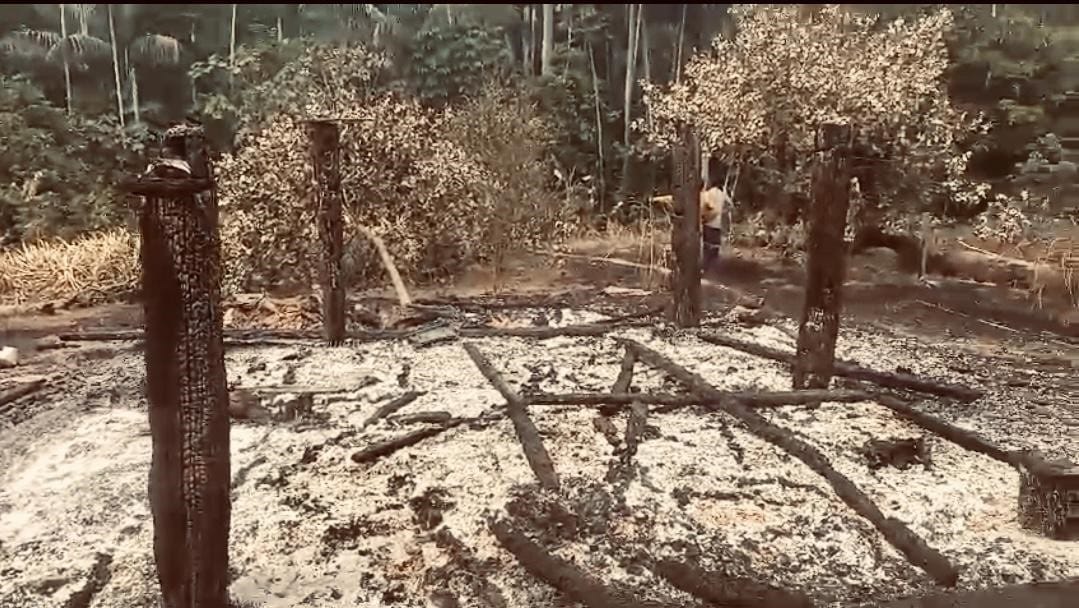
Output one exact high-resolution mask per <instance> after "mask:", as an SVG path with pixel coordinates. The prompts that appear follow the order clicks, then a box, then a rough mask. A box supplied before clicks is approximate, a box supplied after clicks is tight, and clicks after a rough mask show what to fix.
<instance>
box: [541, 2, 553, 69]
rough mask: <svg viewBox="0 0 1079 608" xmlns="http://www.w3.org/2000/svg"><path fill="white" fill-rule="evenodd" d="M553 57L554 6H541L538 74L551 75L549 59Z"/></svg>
mask: <svg viewBox="0 0 1079 608" xmlns="http://www.w3.org/2000/svg"><path fill="white" fill-rule="evenodd" d="M553 55H554V5H553V4H544V5H543V46H542V47H541V49H540V74H542V75H543V76H549V75H550V74H551V59H552V56H553Z"/></svg>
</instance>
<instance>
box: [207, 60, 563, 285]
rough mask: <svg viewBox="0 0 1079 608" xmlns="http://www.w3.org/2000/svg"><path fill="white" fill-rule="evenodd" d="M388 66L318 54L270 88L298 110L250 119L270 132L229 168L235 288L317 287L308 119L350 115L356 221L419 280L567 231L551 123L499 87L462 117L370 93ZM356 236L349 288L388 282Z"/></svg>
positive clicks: (225, 196)
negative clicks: (550, 158)
mask: <svg viewBox="0 0 1079 608" xmlns="http://www.w3.org/2000/svg"><path fill="white" fill-rule="evenodd" d="M378 65H379V59H378V58H377V56H374V55H372V54H370V53H369V52H367V51H366V50H364V49H362V48H356V47H353V48H349V49H344V50H340V49H334V50H331V51H327V50H325V49H320V48H315V49H312V50H311V51H309V52H308V53H306V54H305V55H304V57H301V58H300V59H299V60H298V62H297V65H290V66H287V67H286V68H285V69H284V70H282V73H281V74H279V75H278V77H276V78H275V79H274V80H273V81H272V82H271V83H268V86H269V85H270V84H272V86H273V87H279V88H281V89H288V90H290V91H293V93H294V94H293V97H291V98H290V99H292V100H293V102H292V103H279V104H278V109H279V111H278V112H277V114H276V115H273V116H270V117H267V118H265V119H263V118H261V117H252V120H251V121H250V124H252V125H256V124H257V125H261V128H258V129H257V130H254V131H253V132H251V133H250V134H248V135H247V136H245V137H244V138H243V139H242V140H241V145H240V148H239V150H238V151H237V152H236V153H235V154H234V155H227V156H225V157H224V158H223V160H222V161H221V163H220V164H219V167H218V184H219V190H220V198H221V209H222V238H223V247H224V251H225V257H226V285H225V288H226V290H240V289H245V290H246V289H261V288H266V287H272V286H276V285H287V284H298V285H308V284H310V281H311V279H312V277H313V273H312V270H313V268H314V263H315V261H316V260H317V258H316V257H315V255H314V251H315V249H314V248H313V245H314V244H315V241H316V239H317V235H316V229H315V222H314V205H313V192H312V183H311V167H310V158H309V152H308V142H307V138H306V134H305V132H304V128H303V124H302V120H303V119H304V118H306V117H309V116H327V115H328V116H333V117H336V118H342V119H346V120H345V122H344V123H343V125H344V126H343V127H342V132H341V141H342V155H341V173H342V190H343V194H344V204H345V206H346V209H347V212H348V219H349V221H350V222H360V223H362V224H363V225H365V226H366V227H368V228H370V229H371V230H372V231H373V232H374V233H375V234H377V235H378V236H380V237H381V238H382V239H383V240H384V241H385V243H386V245H387V247H388V249H389V250H390V253H391V255H392V256H393V257H394V260H395V262H396V264H397V266H398V269H399V270H400V271H401V273H402V274H403V275H405V276H406V277H408V278H410V279H412V280H414V281H416V280H420V281H422V280H430V279H434V278H440V277H445V276H448V275H450V274H452V273H454V272H456V271H458V270H460V269H461V268H462V267H463V266H464V265H465V264H467V263H469V262H471V261H474V260H483V259H494V258H496V257H497V252H500V251H503V250H504V249H505V248H506V244H507V243H514V244H527V243H530V242H535V241H536V240H538V239H541V238H544V237H546V236H549V235H551V234H555V233H557V232H558V231H559V230H561V229H562V227H563V224H562V223H561V220H560V216H559V214H558V208H559V205H560V202H559V200H558V198H557V197H555V196H552V195H551V194H550V191H551V188H550V187H549V186H547V183H546V181H547V180H548V178H545V172H546V171H547V169H548V168H549V167H548V166H547V164H546V163H545V160H544V159H545V158H546V141H545V139H544V138H542V137H541V136H542V135H543V133H544V132H545V127H544V126H543V124H542V123H541V122H539V120H538V119H537V118H536V117H535V114H534V111H533V109H532V106H531V105H529V104H527V103H525V102H523V101H519V100H516V98H514V97H513V96H511V95H509V94H508V93H505V92H495V90H493V89H492V90H491V91H489V92H488V93H485V94H484V95H481V96H479V97H477V98H476V99H474V100H472V101H471V102H469V103H468V104H466V105H465V106H464V107H463V108H461V109H460V110H446V111H443V112H439V111H434V110H429V109H425V108H423V107H422V106H421V105H420V104H419V102H417V101H415V100H411V99H404V98H401V97H399V96H397V95H395V94H392V93H385V92H379V91H378V90H377V89H376V88H375V87H374V86H372V82H373V81H374V80H375V79H376V78H377V77H378V75H379V73H378V70H377V69H376V68H377V66H378ZM373 66H374V67H373ZM297 91H300V92H302V94H299V93H296V92H297ZM548 175H549V174H548ZM348 238H349V239H350V243H351V244H350V246H349V247H348V248H347V251H346V254H347V258H346V263H347V264H348V267H347V268H346V270H347V271H348V276H346V279H348V280H350V281H352V282H353V283H359V284H371V283H381V282H382V280H383V279H381V278H380V277H381V273H382V270H381V263H380V262H379V261H378V258H377V256H376V255H375V253H374V250H373V249H372V248H371V246H370V245H369V244H368V243H366V242H365V241H364V240H363V238H362V237H357V236H355V235H354V234H352V231H350V234H349V236H348Z"/></svg>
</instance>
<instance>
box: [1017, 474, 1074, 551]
mask: <svg viewBox="0 0 1079 608" xmlns="http://www.w3.org/2000/svg"><path fill="white" fill-rule="evenodd" d="M1026 460H1027V461H1028V462H1026V463H1024V465H1025V466H1021V467H1019V525H1021V526H1022V527H1024V528H1026V529H1028V530H1033V531H1035V532H1038V533H1039V534H1043V535H1044V536H1046V537H1048V538H1052V539H1055V540H1076V539H1079V466H1075V465H1073V464H1072V463H1070V462H1060V463H1046V462H1041V460H1040V459H1037V458H1028V459H1026Z"/></svg>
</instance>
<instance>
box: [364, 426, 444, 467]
mask: <svg viewBox="0 0 1079 608" xmlns="http://www.w3.org/2000/svg"><path fill="white" fill-rule="evenodd" d="M462 422H463V420H455V421H452V422H448V423H445V424H442V425H439V426H433V427H428V428H425V429H418V430H415V431H410V432H408V433H405V434H404V435H401V436H400V437H394V438H393V439H387V440H385V441H380V442H378V443H375V444H372V445H369V446H367V447H366V448H363V449H362V450H359V451H357V452H354V453H353V454H352V462H355V463H356V464H365V463H369V462H374V461H376V460H378V459H379V458H382V457H383V456H388V455H390V454H392V453H394V452H396V451H397V450H400V449H401V448H407V447H409V446H412V445H416V444H417V443H419V442H421V441H423V440H424V439H428V438H431V437H434V436H435V435H440V434H442V433H444V432H446V431H448V430H450V429H451V428H454V427H456V426H459V425H460V424H462Z"/></svg>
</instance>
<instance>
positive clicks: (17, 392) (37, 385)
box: [0, 378, 45, 409]
mask: <svg viewBox="0 0 1079 608" xmlns="http://www.w3.org/2000/svg"><path fill="white" fill-rule="evenodd" d="M44 386H45V380H44V379H43V378H41V379H38V380H31V381H30V382H24V383H22V384H20V385H18V386H16V387H14V388H9V389H7V390H6V391H4V392H2V393H0V408H3V407H4V406H6V405H8V404H9V403H14V402H16V401H18V400H19V399H22V398H23V397H25V396H27V395H29V394H31V393H34V392H36V391H38V390H40V389H41V388H42V387H44ZM5 409H6V408H5Z"/></svg>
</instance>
